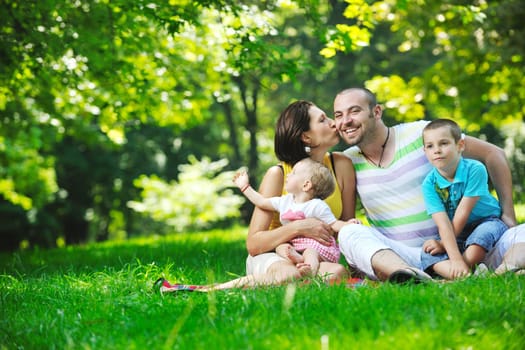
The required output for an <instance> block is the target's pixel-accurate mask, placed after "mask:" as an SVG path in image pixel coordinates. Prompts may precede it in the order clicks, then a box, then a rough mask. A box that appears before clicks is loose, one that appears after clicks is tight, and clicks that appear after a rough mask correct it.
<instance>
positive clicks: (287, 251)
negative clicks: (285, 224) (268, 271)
mask: <svg viewBox="0 0 525 350" xmlns="http://www.w3.org/2000/svg"><path fill="white" fill-rule="evenodd" d="M275 252H276V253H277V254H279V256H280V257H283V258H285V259H288V260H290V261H291V262H292V263H294V264H300V263H303V262H304V258H303V256H302V255H301V254H299V253H298V252H297V250H295V248H294V247H292V245H291V244H290V243H283V244H279V245H278V246H277V248H275Z"/></svg>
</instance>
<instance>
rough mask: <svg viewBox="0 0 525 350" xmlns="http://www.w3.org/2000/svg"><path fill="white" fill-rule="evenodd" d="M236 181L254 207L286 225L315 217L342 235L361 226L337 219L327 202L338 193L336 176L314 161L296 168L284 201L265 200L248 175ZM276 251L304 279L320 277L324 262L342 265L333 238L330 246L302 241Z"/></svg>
mask: <svg viewBox="0 0 525 350" xmlns="http://www.w3.org/2000/svg"><path fill="white" fill-rule="evenodd" d="M233 181H234V182H235V184H236V185H237V187H239V189H240V190H241V192H242V193H243V194H244V195H245V196H246V197H247V198H248V199H249V200H250V201H251V202H252V203H253V204H254V205H256V206H257V207H259V208H261V209H265V210H276V211H278V212H279V213H280V220H281V223H282V224H283V225H285V224H286V223H288V222H290V221H293V220H299V219H304V218H309V217H315V218H318V219H320V220H322V221H324V222H325V223H327V224H329V225H330V226H331V227H332V229H333V230H334V231H335V232H339V230H340V229H341V227H343V226H344V225H346V224H349V223H355V224H357V223H359V221H358V220H357V219H350V220H348V222H344V221H341V220H337V219H336V217H335V216H334V214H333V213H332V211H331V210H330V208H329V207H328V205H327V204H326V203H325V202H324V201H323V199H325V198H326V197H328V196H329V195H330V194H332V192H333V191H334V188H335V184H334V179H333V177H332V174H331V172H330V170H329V169H328V168H327V167H326V166H324V165H323V164H321V163H318V162H316V161H314V160H312V159H310V158H305V159H302V160H301V161H299V162H297V163H296V164H295V165H294V167H293V168H292V172H291V173H290V174H289V175H288V176H287V177H286V180H285V181H286V182H285V189H286V192H288V194H286V195H283V196H281V197H272V198H265V197H263V196H262V195H261V194H260V193H258V192H257V191H255V190H254V189H253V188H252V187H251V186H250V184H249V178H248V175H247V174H246V172H240V173H237V174H235V177H234V179H233ZM275 251H276V253H277V254H279V255H280V256H281V257H283V258H286V259H289V260H290V261H291V262H292V263H294V264H296V266H297V268H298V269H299V271H300V273H301V275H302V276H305V275H316V274H317V271H318V269H319V263H320V261H330V262H338V261H339V256H340V252H339V247H338V245H337V243H336V241H335V238H333V237H332V244H331V245H330V246H324V245H322V244H320V243H319V242H317V241H316V240H314V239H310V238H305V237H299V238H296V239H293V240H292V241H291V244H290V243H283V244H281V245H279V246H277V248H276V249H275ZM300 252H302V255H301V254H300Z"/></svg>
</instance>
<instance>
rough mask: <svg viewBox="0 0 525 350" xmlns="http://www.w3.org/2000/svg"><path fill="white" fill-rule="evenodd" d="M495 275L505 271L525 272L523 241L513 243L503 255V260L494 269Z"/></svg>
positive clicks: (520, 273)
mask: <svg viewBox="0 0 525 350" xmlns="http://www.w3.org/2000/svg"><path fill="white" fill-rule="evenodd" d="M494 272H495V273H496V274H497V275H501V274H504V273H506V272H514V273H516V274H519V275H522V274H524V273H525V243H523V242H520V243H515V244H514V245H512V246H511V247H510V248H509V249H508V250H507V252H506V253H505V255H504V256H503V261H502V262H501V264H500V265H499V266H498V267H497V268H496V271H494Z"/></svg>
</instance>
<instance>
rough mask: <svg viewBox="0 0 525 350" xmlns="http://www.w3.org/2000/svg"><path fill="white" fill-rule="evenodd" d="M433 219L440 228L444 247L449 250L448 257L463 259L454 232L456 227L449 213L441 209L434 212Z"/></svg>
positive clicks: (453, 259)
mask: <svg viewBox="0 0 525 350" xmlns="http://www.w3.org/2000/svg"><path fill="white" fill-rule="evenodd" d="M432 219H433V220H434V222H435V223H436V225H437V227H438V230H439V237H441V242H442V243H443V247H444V248H445V250H446V251H447V254H448V257H449V259H450V260H451V261H458V260H460V259H461V261H464V260H463V256H462V255H461V252H460V251H459V247H458V244H457V242H456V234H455V232H454V227H453V226H452V223H451V222H450V219H449V218H448V216H447V213H445V212H444V211H440V212H437V213H434V214H432Z"/></svg>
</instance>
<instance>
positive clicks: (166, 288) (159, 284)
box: [153, 277, 205, 294]
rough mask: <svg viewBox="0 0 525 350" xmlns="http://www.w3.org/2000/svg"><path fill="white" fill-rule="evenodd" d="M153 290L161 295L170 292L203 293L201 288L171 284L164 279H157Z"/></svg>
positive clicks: (191, 285)
mask: <svg viewBox="0 0 525 350" xmlns="http://www.w3.org/2000/svg"><path fill="white" fill-rule="evenodd" d="M153 288H154V289H155V291H158V292H160V293H161V294H162V293H172V292H193V291H199V292H205V290H203V288H204V287H203V286H197V285H193V284H171V283H170V282H168V281H167V280H166V279H164V278H162V277H161V278H159V279H158V280H156V281H155V283H153Z"/></svg>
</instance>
